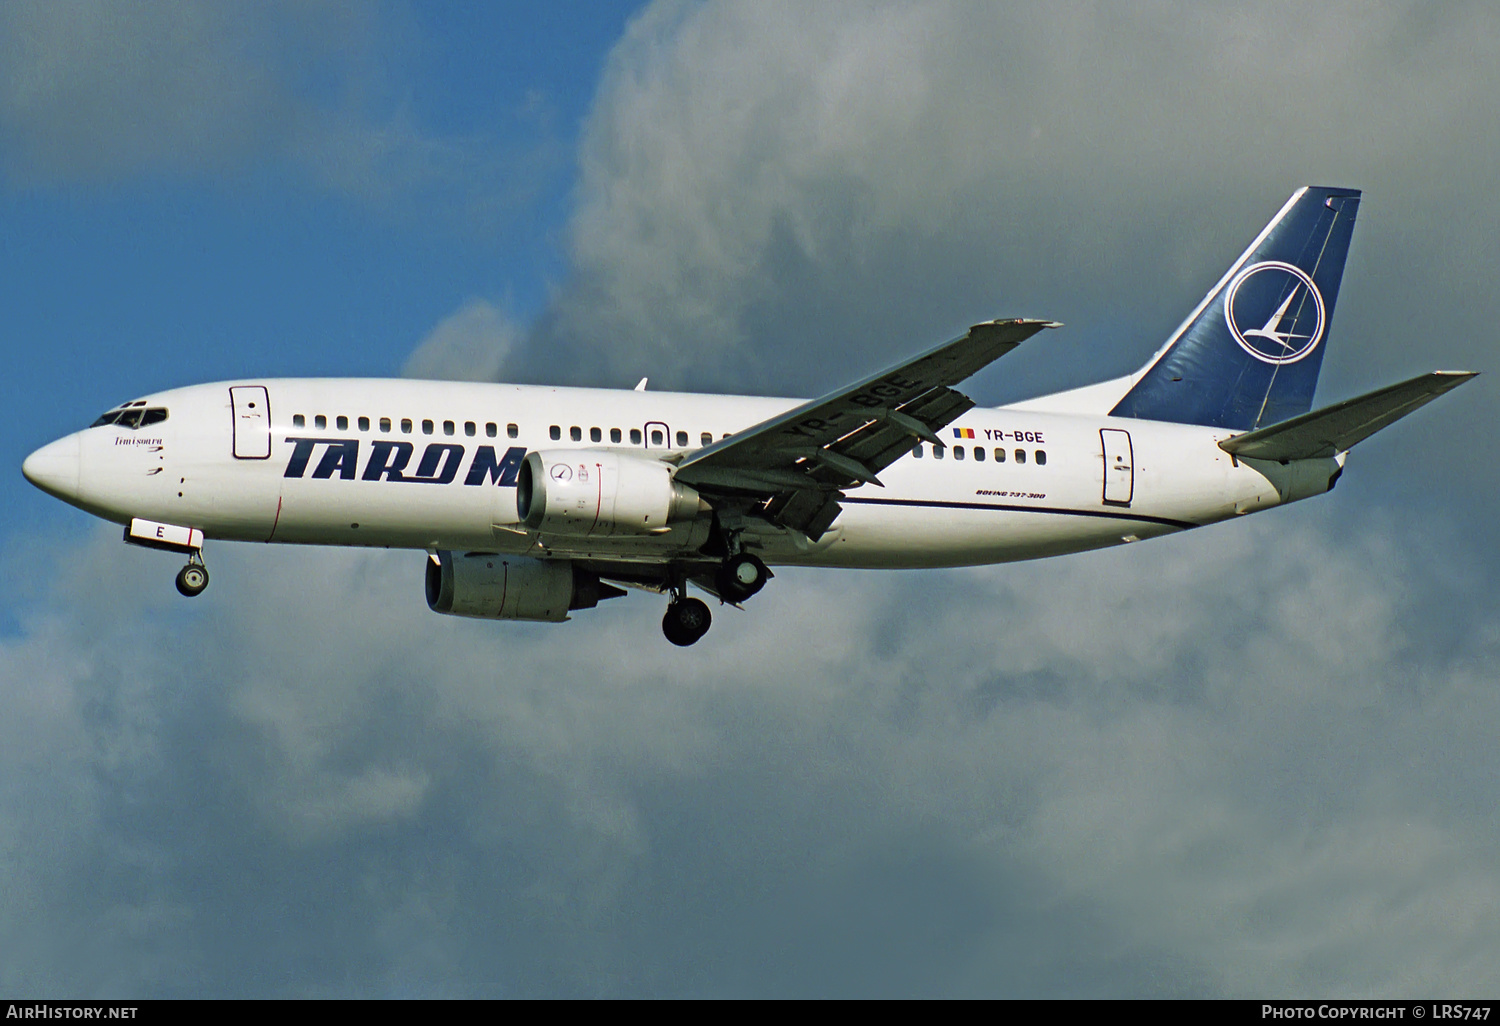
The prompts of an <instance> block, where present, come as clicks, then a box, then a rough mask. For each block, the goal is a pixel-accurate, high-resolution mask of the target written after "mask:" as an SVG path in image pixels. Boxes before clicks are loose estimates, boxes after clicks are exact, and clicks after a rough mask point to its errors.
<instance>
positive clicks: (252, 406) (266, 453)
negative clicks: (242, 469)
mask: <svg viewBox="0 0 1500 1026" xmlns="http://www.w3.org/2000/svg"><path fill="white" fill-rule="evenodd" d="M229 409H230V414H231V415H232V416H233V418H234V458H235V459H237V460H265V459H270V458H271V399H270V397H269V396H267V395H266V386H264V385H235V386H233V387H232V388H230V390H229Z"/></svg>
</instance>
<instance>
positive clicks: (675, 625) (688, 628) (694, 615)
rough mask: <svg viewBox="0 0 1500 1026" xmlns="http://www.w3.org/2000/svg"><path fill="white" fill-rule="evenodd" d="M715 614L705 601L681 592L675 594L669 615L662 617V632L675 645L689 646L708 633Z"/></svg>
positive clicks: (669, 607)
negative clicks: (709, 609)
mask: <svg viewBox="0 0 1500 1026" xmlns="http://www.w3.org/2000/svg"><path fill="white" fill-rule="evenodd" d="M712 623H713V616H711V615H710V614H709V611H708V606H707V604H705V603H704V602H702V601H700V600H698V599H695V598H687V597H686V596H685V595H683V594H682V593H681V592H678V593H677V594H676V595H674V597H673V599H672V604H671V605H669V606H667V615H666V616H664V617H663V618H662V621H661V632H662V633H663V634H665V635H666V636H667V640H668V641H670V642H671V643H672V644H674V645H681V646H684V647H686V646H688V645H691V644H693V643H694V642H696V641H697V640H698V639H699V638H701V637H703V635H705V634H707V633H708V628H709V625H710V624H712Z"/></svg>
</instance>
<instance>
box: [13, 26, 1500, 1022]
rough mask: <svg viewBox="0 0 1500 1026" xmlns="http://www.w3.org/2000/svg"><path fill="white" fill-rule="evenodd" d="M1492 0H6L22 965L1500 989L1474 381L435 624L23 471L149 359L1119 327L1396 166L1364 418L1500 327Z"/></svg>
mask: <svg viewBox="0 0 1500 1026" xmlns="http://www.w3.org/2000/svg"><path fill="white" fill-rule="evenodd" d="M1497 96H1500V12H1497V10H1496V9H1495V8H1494V7H1493V5H1488V4H1481V3H1470V4H1466V3H1454V4H1442V5H1434V4H1422V3H1402V2H1392V3H1387V4H1382V5H1380V6H1379V7H1378V8H1373V9H1372V8H1371V7H1369V6H1368V5H1365V4H1356V3H1353V2H1332V3H1318V4H1310V3H1306V4H1304V3H1268V2H1254V0H1251V2H1236V3H1233V4H1203V3H1171V2H1159V3H1149V4H1109V3H1059V4H1053V5H1047V6H1046V8H1045V9H1042V8H1041V7H1039V6H1038V5H1033V4H1006V3H994V2H976V3H964V2H956V0H955V2H951V3H925V4H901V3H834V2H830V3H822V4H818V5H805V4H787V5H781V4H776V3H767V2H764V0H761V2H755V3H749V2H728V0H726V2H709V3H678V2H653V3H649V4H634V3H631V4H626V3H617V4H616V3H605V2H592V3H587V4H583V3H576V4H566V3H565V4H548V5H536V4H501V3H496V4H487V5H475V6H474V7H473V9H468V8H467V7H465V6H464V5H452V4H437V3H434V4H425V3H397V2H389V3H370V4H355V5H343V4H336V3H316V2H308V3H292V2H285V3H281V2H267V3H263V4H256V5H244V4H239V3H230V2H227V0H226V2H214V0H204V2H200V3H195V4H173V3H164V2H163V3H136V2H131V3H125V2H81V0H69V2H49V3H41V2H32V0H17V2H13V3H9V4H6V5H3V6H0V309H3V310H4V311H5V328H4V329H3V335H0V339H3V341H0V346H3V352H4V354H5V356H6V358H7V359H6V364H7V368H6V373H5V374H4V375H3V376H0V389H3V392H0V394H3V397H4V400H5V403H6V408H7V411H8V413H9V418H8V420H9V424H10V430H8V431H7V432H6V433H5V434H4V437H3V438H0V464H3V465H5V466H9V467H10V468H11V472H10V473H9V474H8V475H0V496H3V500H4V501H3V503H0V566H3V568H4V575H5V581H6V584H7V587H6V588H5V589H4V591H3V594H0V951H3V952H4V957H0V991H3V992H5V993H9V994H15V995H24V994H32V995H57V994H64V995H75V996H79V997H85V996H112V997H189V996H225V997H228V996H253V997H296V996H318V997H450V996H451V997H485V996H517V997H521V996H620V997H637V996H662V997H676V996H760V997H784V996H785V997H791V996H955V997H956V996H995V997H1010V996H1052V997H1064V996H1090V997H1095V996H1142V997H1149V996H1155V997H1188V996H1192V997H1220V996H1228V997H1265V996H1282V997H1303V996H1325V997H1366V996H1420V995H1431V994H1470V995H1473V994H1485V993H1493V992H1495V991H1496V990H1497V988H1500V968H1497V967H1500V814H1497V812H1496V809H1495V802H1494V795H1495V793H1496V790H1497V786H1500V753H1497V751H1496V748H1495V744H1494V738H1495V737H1496V735H1497V734H1500V680H1497V678H1500V663H1497V659H1500V586H1497V585H1496V583H1495V582H1496V581H1497V580H1500V529H1497V526H1496V521H1495V518H1494V517H1493V515H1492V513H1491V503H1492V497H1493V496H1494V495H1495V494H1496V491H1497V484H1500V472H1497V469H1496V468H1497V465H1500V446H1497V443H1496V437H1497V431H1496V426H1495V424H1494V417H1493V414H1492V411H1493V409H1494V402H1493V398H1492V396H1493V391H1492V388H1493V384H1492V381H1491V377H1490V376H1489V375H1488V374H1486V375H1484V376H1481V377H1480V378H1479V379H1477V380H1476V381H1475V382H1473V383H1471V384H1469V385H1467V386H1465V387H1464V388H1462V389H1460V390H1459V391H1457V392H1456V393H1454V394H1453V395H1451V396H1448V397H1446V398H1444V399H1442V400H1441V401H1439V402H1437V403H1435V404H1433V405H1432V406H1430V407H1427V408H1425V409H1423V410H1422V411H1420V412H1418V413H1417V414H1415V415H1413V416H1412V417H1411V418H1409V419H1408V420H1406V421H1403V422H1401V423H1400V424H1399V425H1397V426H1395V427H1392V428H1391V429H1389V430H1387V431H1385V432H1383V433H1381V434H1380V435H1378V436H1376V437H1374V438H1372V439H1370V440H1369V441H1367V442H1365V443H1362V444H1361V445H1360V446H1359V447H1358V448H1357V449H1356V450H1355V451H1354V453H1353V455H1352V456H1351V457H1350V460H1349V466H1348V471H1347V473H1346V474H1345V475H1344V476H1343V478H1342V479H1341V481H1340V483H1339V487H1338V489H1337V490H1336V491H1335V492H1334V493H1332V494H1331V495H1329V496H1326V497H1323V498H1319V499H1316V500H1312V501H1308V502H1304V503H1300V504H1297V505H1296V506H1293V507H1290V508H1287V509H1283V510H1277V511H1273V512H1269V513H1267V514H1265V515H1262V516H1257V517H1254V518H1249V519H1246V520H1244V521H1242V522H1238V523H1234V524H1226V525H1220V526H1216V527H1211V528H1205V529H1203V530H1200V531H1195V532H1192V533H1190V534H1186V535H1183V536H1179V537H1174V538H1168V539H1163V540H1158V541H1153V542H1151V543H1150V544H1146V545H1133V546H1127V547H1124V548H1121V549H1117V550H1109V551H1105V552H1098V553H1090V554H1082V555H1078V556H1069V557H1064V558H1060V559H1054V560H1048V561H1043V562H1037V563H1027V564H1016V565H1010V566H1000V567H982V568H972V569H963V570H954V571H941V572H939V571H931V572H852V571H850V572H834V571H813V570H784V571H782V572H781V573H779V574H778V576H777V578H776V579H775V581H773V582H772V585H771V586H769V587H768V588H767V589H766V590H765V591H764V592H763V593H761V594H760V595H759V596H757V597H756V598H755V600H754V601H752V602H751V603H749V604H748V605H747V608H746V610H745V611H744V612H742V613H741V612H734V611H730V610H724V611H723V612H722V613H720V614H719V615H718V616H717V617H716V620H717V622H716V625H715V628H714V630H713V631H712V632H711V633H710V634H709V635H708V637H707V638H706V639H705V640H704V641H703V642H701V643H699V644H698V645H696V646H695V647H693V648H692V649H689V650H681V649H677V648H675V647H674V646H671V645H669V644H667V643H666V642H665V641H664V640H663V639H662V638H661V637H660V629H659V619H660V616H661V612H662V610H661V608H660V605H659V603H658V602H656V601H655V600H654V599H652V598H650V597H648V596H642V595H636V596H633V597H631V598H628V599H624V600H621V601H619V602H612V603H608V604H607V605H604V606H601V607H600V608H598V609H596V610H592V611H589V612H588V613H586V614H581V615H579V616H578V617H577V618H576V619H575V620H574V621H572V622H571V623H568V624H566V625H552V624H514V623H487V622H472V621H466V620H462V619H457V618H446V617H441V616H438V615H436V614H433V613H431V612H430V611H429V610H428V609H427V608H426V605H425V602H424V600H423V597H422V584H421V581H422V561H423V559H424V558H425V557H424V556H423V555H422V554H421V553H401V552H391V553H386V552H379V553H376V552H345V551H340V550H336V549H306V550H297V549H283V548H272V547H255V546H247V545H235V544H229V543H224V544H220V545H216V546H214V545H211V546H210V549H209V551H208V553H207V555H208V562H209V564H210V566H211V567H212V569H213V575H214V579H213V586H212V587H211V588H210V589H209V590H208V591H207V592H206V593H205V594H204V595H203V596H202V597H201V598H199V599H195V600H193V601H191V602H189V601H187V600H183V599H181V598H180V597H179V596H178V595H177V594H176V592H175V590H174V589H173V587H172V583H171V581H172V576H173V575H174V574H175V572H176V569H177V565H178V562H177V560H176V559H175V558H173V557H170V556H168V555H166V554H162V553H155V552H148V551H143V550H139V549H135V548H131V547H127V546H124V545H123V544H121V542H120V540H119V528H118V527H116V526H113V525H108V524H103V523H100V522H98V521H95V520H93V519H91V518H89V517H88V516H87V515H85V514H83V513H80V512H78V511H76V510H73V509H71V508H70V507H67V506H64V505H63V504H61V503H58V502H56V501H55V500H52V499H50V498H48V497H47V496H45V495H43V494H42V493H40V492H39V491H37V490H35V489H33V488H31V487H30V486H29V485H27V484H26V482H25V481H24V479H23V478H22V477H21V475H20V469H19V468H20V463H21V460H22V459H23V458H24V456H25V455H26V453H28V452H30V451H31V450H32V449H34V448H36V447H38V446H40V445H42V444H44V443H46V442H48V441H50V440H51V439H53V438H56V437H58V436H61V435H63V434H66V433H69V432H71V431H73V430H77V429H78V428H79V427H81V426H83V425H85V424H86V423H88V422H89V421H90V420H92V419H93V418H94V417H95V416H96V415H97V414H98V413H99V412H101V411H103V410H105V409H107V408H109V407H110V406H113V405H114V404H116V403H118V402H120V401H123V400H127V399H130V398H133V397H135V396H137V395H141V394H145V393H147V392H150V391H155V390H159V389H164V388H168V387H172V386H177V385H183V384H189V383H194V382H200V381H212V380H218V379H222V378H230V377H237V378H245V377H255V376H296V375H338V376H393V375H401V374H406V375H411V376H430V377H451V378H466V379H476V380H486V379H492V380H507V381H521V382H558V383H568V384H589V385H599V386H612V387H630V386H631V385H633V384H634V383H635V381H636V380H637V379H638V378H639V377H641V376H643V375H649V376H650V377H651V380H652V383H653V387H661V388H690V389H694V390H715V391H735V392H747V393H755V394H773V395H791V396H797V395H812V394H817V393H818V392H820V391H822V390H825V389H828V388H832V387H835V386H837V385H838V384H840V383H843V382H846V381H848V380H852V379H854V378H855V377H857V376H860V375H863V374H865V373H868V372H870V371H872V370H874V369H877V368H879V367H880V366H883V365H885V364H887V363H890V362H893V361H894V360H897V359H899V358H901V357H902V356H904V355H907V354H910V353H912V352H916V351H919V350H920V349H923V348H926V347H928V346H931V345H933V344H936V343H937V342H940V341H942V340H944V339H947V338H951V337H953V336H954V335H956V334H958V333H959V332H960V331H962V330H963V328H964V327H966V326H967V325H969V324H971V323H973V322H975V321H978V320H983V319H987V318H991V317H1005V316H1028V317H1047V318H1053V319H1056V320H1060V321H1063V322H1064V323H1065V324H1066V327H1065V328H1063V329H1062V330H1059V331H1054V332H1047V333H1045V335H1044V336H1042V337H1038V338H1037V339H1035V340H1033V341H1032V342H1030V343H1027V344H1026V345H1025V346H1023V347H1021V349H1019V350H1017V351H1016V352H1015V353H1013V354H1011V355H1009V356H1007V357H1006V358H1005V359H1003V360H1001V361H999V362H997V363H996V364H995V365H994V366H992V367H991V368H989V369H988V370H986V371H984V372H982V373H981V374H980V375H978V376H976V377H975V378H974V379H972V380H971V381H970V382H968V383H967V384H966V385H965V389H966V390H967V391H968V392H969V393H970V394H971V395H973V396H974V398H975V399H976V400H978V401H980V402H982V403H988V404H999V403H1002V402H1007V401H1012V400H1015V399H1019V398H1023V397H1027V396H1031V395H1037V394H1042V393H1045V392H1049V391H1054V390H1057V389H1061V388H1066V387H1071V386H1074V385H1079V384H1084V383H1087V382H1090V381H1093V380H1099V379H1101V378H1104V377H1108V376H1113V375H1117V374H1122V373H1126V372H1128V371H1130V370H1132V369H1134V368H1135V367H1137V366H1139V365H1140V364H1141V363H1143V362H1144V361H1145V360H1146V359H1147V358H1148V357H1149V356H1150V355H1151V353H1152V352H1153V351H1154V349H1155V348H1156V346H1157V345H1158V344H1159V343H1160V342H1161V341H1162V340H1163V339H1164V338H1165V337H1166V336H1167V335H1168V333H1169V332H1170V331H1171V330H1172V328H1174V327H1175V326H1176V324H1177V323H1178V321H1179V320H1181V318H1182V317H1183V316H1184V315H1185V314H1186V313H1187V311H1188V310H1190V309H1191V308H1192V306H1193V305H1194V304H1195V303H1196V301H1197V300H1198V298H1199V297H1200V296H1201V295H1202V294H1203V292H1204V291H1205V290H1206V289H1207V288H1208V287H1210V286H1211V285H1212V284H1213V283H1214V282H1215V281H1217V280H1218V278H1219V276H1220V275H1221V274H1222V273H1223V271H1224V269H1225V267H1227V266H1228V264H1229V262H1230V261H1232V260H1233V259H1234V258H1235V257H1236V256H1237V255H1238V254H1239V252H1240V251H1241V250H1242V249H1243V248H1244V246H1245V244H1246V243H1247V242H1248V241H1249V240H1250V239H1251V238H1252V237H1253V236H1254V234H1255V233H1256V232H1257V231H1258V230H1259V228H1260V227H1261V226H1262V225H1263V224H1264V223H1265V221H1266V220H1267V219H1268V218H1269V217H1270V216H1271V215H1272V214H1274V213H1275V212H1276V211H1277V210H1278V209H1279V208H1280V206H1281V204H1282V203H1283V202H1284V201H1285V199H1286V197H1287V196H1288V195H1289V194H1290V193H1291V191H1292V190H1293V189H1295V188H1297V187H1298V186H1300V185H1303V184H1319V185H1339V186H1353V187H1357V188H1361V189H1363V190H1364V201H1363V203H1362V205H1361V208H1360V213H1359V224H1358V226H1357V228H1356V231H1355V236H1354V243H1353V247H1352V250H1351V254H1350V257H1349V261H1348V265H1347V268H1346V271H1345V277H1344V283H1343V287H1342V289H1341V291H1340V296H1339V304H1338V310H1337V313H1336V316H1335V318H1334V321H1333V324H1332V327H1331V334H1330V342H1329V345H1330V347H1331V348H1330V350H1329V352H1328V354H1327V356H1326V359H1325V361H1324V366H1323V373H1322V379H1321V381H1320V386H1319V392H1318V402H1319V403H1320V404H1321V403H1326V402H1332V401H1335V400H1337V399H1341V398H1345V397H1348V396H1352V395H1355V394H1358V393H1360V392H1363V391H1367V390H1370V389H1373V388H1377V387H1380V386H1381V385H1384V384H1388V383H1391V382H1394V381H1397V380H1400V379H1402V378H1405V377H1410V376H1413V375H1416V374H1419V373H1422V372H1425V371H1428V370H1433V369H1470V370H1478V371H1481V372H1487V371H1492V370H1494V369H1495V368H1494V366H1493V364H1494V361H1493V358H1492V356H1493V353H1494V352H1495V349H1496V345H1495V338H1494V335H1495V330H1494V325H1496V324H1497V323H1500V290H1497V289H1496V288H1495V287H1494V285H1495V283H1494V275H1495V268H1496V267H1497V266H1500V241H1497V240H1500V195H1497V193H1496V192H1495V190H1494V189H1493V184H1492V178H1493V169H1494V167H1495V166H1496V165H1497V163H1500V128H1497V127H1496V122H1495V118H1494V116H1493V111H1494V107H1495V98H1496V97H1497Z"/></svg>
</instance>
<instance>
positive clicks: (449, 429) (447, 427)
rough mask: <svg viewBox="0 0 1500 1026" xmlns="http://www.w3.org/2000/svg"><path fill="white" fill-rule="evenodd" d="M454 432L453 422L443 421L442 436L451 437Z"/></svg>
mask: <svg viewBox="0 0 1500 1026" xmlns="http://www.w3.org/2000/svg"><path fill="white" fill-rule="evenodd" d="M454 430H455V429H454V426H453V421H451V420H445V421H443V434H445V435H451V434H453V432H454Z"/></svg>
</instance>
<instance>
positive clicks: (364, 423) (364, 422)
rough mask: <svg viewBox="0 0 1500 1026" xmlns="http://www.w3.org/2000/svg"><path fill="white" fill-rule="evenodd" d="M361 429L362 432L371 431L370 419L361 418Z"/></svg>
mask: <svg viewBox="0 0 1500 1026" xmlns="http://www.w3.org/2000/svg"><path fill="white" fill-rule="evenodd" d="M359 429H360V430H361V431H368V430H370V418H369V417H361V418H359Z"/></svg>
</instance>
